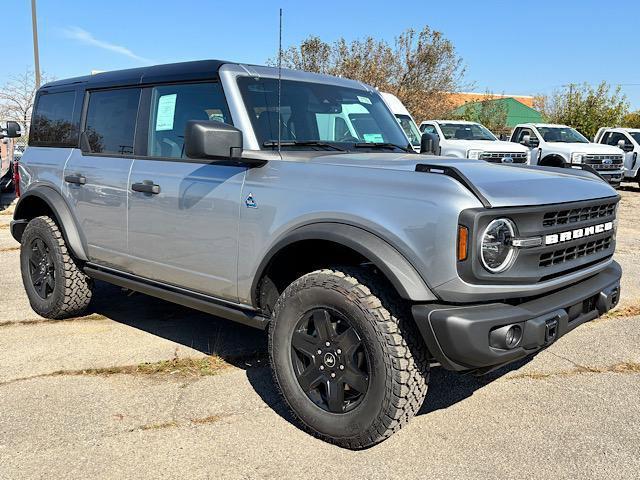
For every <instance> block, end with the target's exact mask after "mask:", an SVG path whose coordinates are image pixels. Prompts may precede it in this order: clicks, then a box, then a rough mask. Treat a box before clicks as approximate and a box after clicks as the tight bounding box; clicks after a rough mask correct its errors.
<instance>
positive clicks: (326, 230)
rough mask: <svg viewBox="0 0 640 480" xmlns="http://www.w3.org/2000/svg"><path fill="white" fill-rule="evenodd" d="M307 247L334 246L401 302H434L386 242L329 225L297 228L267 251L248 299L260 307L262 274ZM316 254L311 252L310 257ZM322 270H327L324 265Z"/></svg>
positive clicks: (360, 231) (339, 225)
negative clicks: (378, 276)
mask: <svg viewBox="0 0 640 480" xmlns="http://www.w3.org/2000/svg"><path fill="white" fill-rule="evenodd" d="M311 244H313V245H314V246H318V245H322V246H325V247H330V246H334V247H336V248H337V249H342V253H346V252H352V253H353V254H354V255H357V256H359V257H360V258H361V259H363V260H364V261H366V262H368V263H371V264H372V265H373V266H375V267H376V268H377V269H378V270H379V271H380V272H381V273H382V274H383V275H384V277H385V278H386V279H387V280H388V281H389V282H390V283H391V285H392V286H393V287H394V288H395V289H396V291H397V292H398V294H399V295H400V296H401V297H402V298H404V299H407V300H412V301H432V300H436V299H437V297H436V296H435V295H434V294H433V293H432V291H431V290H430V289H429V287H428V285H427V284H426V282H425V281H424V279H423V278H422V277H421V276H420V275H419V274H418V272H417V270H416V269H415V268H414V267H413V265H411V263H410V262H409V261H408V260H407V259H406V258H405V257H404V256H403V255H402V254H401V253H400V252H398V250H396V249H395V248H394V247H393V246H391V245H390V244H389V243H388V242H386V241H385V240H383V239H381V238H380V237H378V236H376V235H375V234H373V233H371V232H369V231H367V230H364V229H362V228H359V227H355V226H352V225H348V224H342V223H333V222H331V223H314V224H309V225H305V226H301V227H298V228H296V229H294V230H292V231H291V232H289V233H288V234H286V235H285V236H284V237H283V238H281V239H280V240H278V241H277V242H276V243H275V244H274V245H273V246H272V247H271V248H270V250H269V251H268V252H267V254H266V255H265V256H264V257H263V259H262V261H261V262H260V264H259V266H258V268H257V270H256V273H255V275H254V277H253V281H252V285H251V298H252V300H253V302H254V304H255V305H260V298H259V296H260V291H259V290H260V283H261V281H262V280H263V278H264V277H265V275H266V274H268V273H269V272H270V271H271V270H272V269H273V268H277V266H276V265H275V263H276V262H278V261H279V260H282V259H283V258H285V257H286V256H287V255H286V254H287V252H291V251H292V249H295V248H299V247H303V248H304V246H305V245H311ZM317 253H318V252H314V253H312V255H316V254H317ZM324 266H325V267H327V265H324ZM306 273H308V272H306Z"/></svg>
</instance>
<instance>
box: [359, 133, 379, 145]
mask: <svg viewBox="0 0 640 480" xmlns="http://www.w3.org/2000/svg"><path fill="white" fill-rule="evenodd" d="M362 138H364V141H365V142H367V143H384V138H382V134H381V133H365V134H363V135H362Z"/></svg>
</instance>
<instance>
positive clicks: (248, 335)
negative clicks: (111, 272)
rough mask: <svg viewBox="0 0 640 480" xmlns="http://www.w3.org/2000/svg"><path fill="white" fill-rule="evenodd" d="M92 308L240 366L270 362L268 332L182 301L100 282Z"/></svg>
mask: <svg viewBox="0 0 640 480" xmlns="http://www.w3.org/2000/svg"><path fill="white" fill-rule="evenodd" d="M89 309H90V312H93V313H96V314H99V315H104V316H105V317H107V318H109V319H111V320H113V321H115V322H118V323H121V324H124V325H129V326H131V327H133V328H137V329H139V330H142V331H145V332H148V333H150V334H152V335H156V336H158V337H161V338H165V339H167V340H170V341H172V342H175V343H179V344H181V345H184V346H186V347H189V348H193V349H194V350H198V351H200V352H202V353H204V354H207V355H217V356H219V357H221V358H222V359H223V360H225V361H226V362H227V363H230V364H231V365H234V366H236V367H239V368H244V369H246V368H249V367H250V366H253V365H254V364H255V363H256V362H255V361H253V360H255V359H261V360H262V361H263V363H266V353H267V337H266V335H265V333H264V332H261V331H260V330H257V329H254V328H250V327H247V326H244V325H240V324H238V323H234V322H231V321H228V320H224V319H221V318H218V317H215V316H213V315H208V314H206V313H202V312H199V311H197V310H193V309H190V308H187V307H183V306H181V305H176V304H174V303H170V302H166V301H164V300H160V299H158V298H155V297H150V296H147V295H143V294H139V293H133V294H130V293H127V292H126V291H123V290H122V289H121V288H119V287H117V286H115V285H110V284H107V283H103V282H96V288H95V291H94V296H93V300H92V302H91V305H90V307H89Z"/></svg>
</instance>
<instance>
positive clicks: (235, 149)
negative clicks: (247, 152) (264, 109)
mask: <svg viewBox="0 0 640 480" xmlns="http://www.w3.org/2000/svg"><path fill="white" fill-rule="evenodd" d="M184 151H185V153H186V155H187V157H189V158H195V159H199V158H202V159H209V160H222V161H225V160H226V161H229V160H240V159H241V157H242V132H241V131H240V130H238V129H237V128H236V127H234V126H231V125H228V124H226V123H222V122H216V121H207V120H190V121H188V122H187V126H186V128H185V133H184Z"/></svg>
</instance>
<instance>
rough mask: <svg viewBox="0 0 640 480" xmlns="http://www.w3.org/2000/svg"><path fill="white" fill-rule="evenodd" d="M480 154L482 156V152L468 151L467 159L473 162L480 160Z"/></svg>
mask: <svg viewBox="0 0 640 480" xmlns="http://www.w3.org/2000/svg"><path fill="white" fill-rule="evenodd" d="M480 154H482V150H468V151H467V158H470V159H471V160H478V159H479V158H480Z"/></svg>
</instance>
